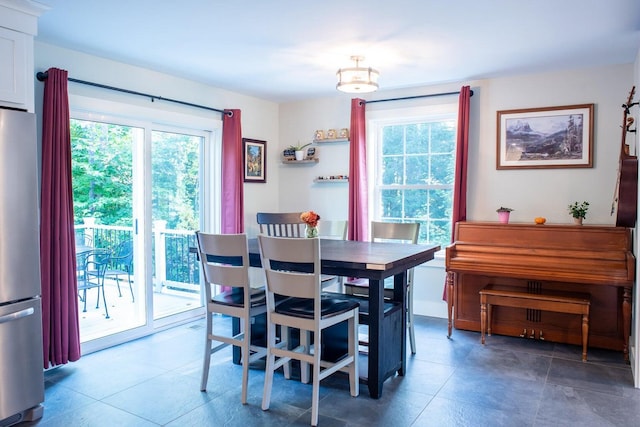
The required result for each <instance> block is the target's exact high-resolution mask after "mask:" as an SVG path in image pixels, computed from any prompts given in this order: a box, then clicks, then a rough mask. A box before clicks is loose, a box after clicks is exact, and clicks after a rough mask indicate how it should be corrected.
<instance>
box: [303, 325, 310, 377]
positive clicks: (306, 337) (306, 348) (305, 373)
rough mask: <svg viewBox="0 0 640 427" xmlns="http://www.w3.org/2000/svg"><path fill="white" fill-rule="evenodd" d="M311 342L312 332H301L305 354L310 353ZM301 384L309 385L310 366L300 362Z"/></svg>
mask: <svg viewBox="0 0 640 427" xmlns="http://www.w3.org/2000/svg"><path fill="white" fill-rule="evenodd" d="M310 342H311V332H310V331H303V330H300V345H301V346H302V347H303V352H304V353H309V352H310V347H309V345H310V344H309V343H310ZM300 382H302V383H303V384H309V364H308V363H307V362H303V361H300Z"/></svg>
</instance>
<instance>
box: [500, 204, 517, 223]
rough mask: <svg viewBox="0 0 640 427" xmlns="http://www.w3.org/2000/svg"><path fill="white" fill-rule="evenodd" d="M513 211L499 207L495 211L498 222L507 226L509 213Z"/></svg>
mask: <svg viewBox="0 0 640 427" xmlns="http://www.w3.org/2000/svg"><path fill="white" fill-rule="evenodd" d="M512 210H513V209H511V208H505V207H502V206H500V207H499V208H498V209H496V212H498V220H499V221H500V222H501V223H503V224H508V223H509V215H510V214H511V211H512Z"/></svg>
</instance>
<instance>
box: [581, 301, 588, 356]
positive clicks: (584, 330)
mask: <svg viewBox="0 0 640 427" xmlns="http://www.w3.org/2000/svg"><path fill="white" fill-rule="evenodd" d="M588 340H589V313H588V312H587V313H585V314H583V315H582V361H583V362H586V361H587V342H588Z"/></svg>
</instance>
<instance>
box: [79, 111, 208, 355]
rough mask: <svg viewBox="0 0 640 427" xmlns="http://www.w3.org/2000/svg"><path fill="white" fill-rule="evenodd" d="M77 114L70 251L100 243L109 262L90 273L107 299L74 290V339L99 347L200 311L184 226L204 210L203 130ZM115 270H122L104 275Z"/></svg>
mask: <svg viewBox="0 0 640 427" xmlns="http://www.w3.org/2000/svg"><path fill="white" fill-rule="evenodd" d="M78 116H80V117H78V118H74V119H73V120H72V122H71V129H72V132H71V133H72V168H73V193H74V214H75V228H76V242H77V252H81V251H83V250H92V249H101V250H106V251H108V252H109V253H110V254H111V261H112V262H111V263H110V265H109V266H108V267H107V269H106V271H105V274H104V275H103V276H102V277H100V278H99V280H102V281H103V283H104V285H103V287H104V291H105V299H106V303H107V307H106V308H105V307H104V303H103V301H102V299H100V300H98V299H97V292H98V291H99V290H100V288H92V289H90V290H88V291H87V295H86V297H85V296H84V295H83V294H82V295H79V298H80V300H79V303H80V304H79V306H80V313H79V315H80V338H81V342H82V343H83V346H84V345H85V344H86V343H91V344H89V347H93V346H94V345H97V346H98V347H100V348H102V347H106V346H108V345H113V344H115V343H118V342H122V341H125V340H126V339H127V337H129V338H131V337H136V336H141V335H145V334H148V333H150V332H152V331H153V330H154V329H155V328H158V327H163V326H165V325H168V324H170V323H175V322H177V321H181V320H183V319H186V318H192V317H194V316H196V315H200V314H202V312H203V304H202V299H201V296H200V288H199V279H200V273H199V266H198V260H197V257H196V254H195V251H194V248H195V244H196V243H195V236H194V232H195V231H196V230H198V229H200V228H201V226H200V224H201V218H203V217H204V214H205V212H204V209H203V207H202V201H201V199H202V194H201V193H202V191H201V188H202V185H201V180H202V178H201V177H202V176H205V175H207V174H204V173H203V170H204V169H205V168H206V165H207V164H209V163H207V162H205V161H204V160H203V156H202V153H203V152H209V151H210V150H205V148H206V146H207V144H208V143H209V133H207V132H202V131H186V130H185V129H182V128H175V127H174V128H169V127H161V126H159V125H155V124H152V123H147V122H142V123H139V124H138V123H136V124H134V125H131V124H122V123H120V122H119V120H113V121H108V120H100V121H97V120H95V119H93V118H83V117H81V115H78ZM205 205H206V204H205ZM127 248H128V249H129V251H128V253H125V252H127ZM127 255H128V256H127ZM122 257H124V259H125V260H124V262H123V261H122ZM78 264H79V265H81V264H82V263H81V262H78ZM116 270H117V271H120V272H121V273H124V274H117V275H116V274H110V273H113V272H115V271H116ZM78 274H82V273H81V272H79V273H78ZM84 298H86V299H87V304H86V311H83V307H84ZM97 301H98V303H97V304H96V302H97ZM118 336H120V337H118ZM96 342H101V344H95V343H96ZM105 343H106V344H105Z"/></svg>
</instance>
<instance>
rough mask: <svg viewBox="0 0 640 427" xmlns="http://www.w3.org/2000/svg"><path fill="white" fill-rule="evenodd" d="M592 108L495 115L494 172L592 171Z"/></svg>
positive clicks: (508, 111) (586, 106)
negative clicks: (517, 170) (527, 170)
mask: <svg viewBox="0 0 640 427" xmlns="http://www.w3.org/2000/svg"><path fill="white" fill-rule="evenodd" d="M593 105H594V104H579V105H564V106H557V107H543V108H527V109H519V110H502V111H498V112H497V152H496V168H497V169H552V168H591V167H593Z"/></svg>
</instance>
